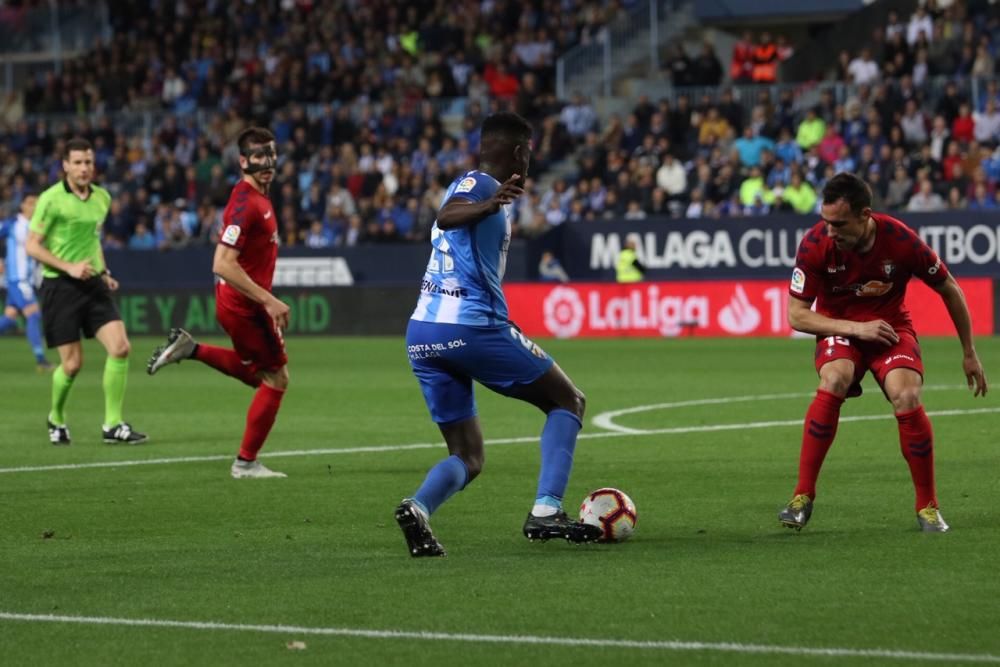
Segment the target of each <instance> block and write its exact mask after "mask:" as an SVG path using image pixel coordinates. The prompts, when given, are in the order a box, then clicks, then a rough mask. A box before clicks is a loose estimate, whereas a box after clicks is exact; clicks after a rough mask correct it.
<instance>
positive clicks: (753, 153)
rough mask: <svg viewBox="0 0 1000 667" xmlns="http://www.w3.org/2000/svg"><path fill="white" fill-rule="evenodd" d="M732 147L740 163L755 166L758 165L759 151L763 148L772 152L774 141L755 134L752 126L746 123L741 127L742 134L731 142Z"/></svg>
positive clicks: (745, 165)
mask: <svg viewBox="0 0 1000 667" xmlns="http://www.w3.org/2000/svg"><path fill="white" fill-rule="evenodd" d="M733 148H734V150H735V151H736V153H737V155H738V156H739V161H740V164H741V165H743V166H744V167H756V166H759V165H760V156H761V153H762V152H763V151H765V150H768V151H772V152H773V151H774V149H775V143H774V142H773V141H771V140H770V139H768V138H767V137H763V136H760V135H755V134H754V130H753V127H751V126H750V125H747V126H746V127H744V128H743V136H742V137H740V138H739V139H737V140H736V141H734V142H733Z"/></svg>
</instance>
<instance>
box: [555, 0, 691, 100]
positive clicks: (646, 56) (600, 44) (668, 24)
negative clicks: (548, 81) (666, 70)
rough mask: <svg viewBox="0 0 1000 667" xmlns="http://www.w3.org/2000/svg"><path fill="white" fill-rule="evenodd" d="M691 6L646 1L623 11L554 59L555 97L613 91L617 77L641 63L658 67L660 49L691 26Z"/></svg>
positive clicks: (663, 0)
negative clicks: (587, 40)
mask: <svg viewBox="0 0 1000 667" xmlns="http://www.w3.org/2000/svg"><path fill="white" fill-rule="evenodd" d="M692 21H693V18H692V10H691V7H690V5H689V4H687V3H684V2H681V1H680V0H644V1H640V2H636V3H635V6H634V7H632V8H630V9H628V10H625V11H621V12H619V13H618V14H617V15H616V16H614V17H612V18H611V20H610V21H609V22H608V23H607V24H606V25H604V26H603V27H602V28H601V29H600V30H599V31H598V33H597V35H596V36H595V37H594V38H593V41H591V42H589V43H586V44H578V45H577V46H575V47H573V48H572V49H570V50H569V51H567V52H566V53H565V54H563V55H562V56H560V57H559V59H558V60H557V61H556V95H557V96H558V98H559V99H561V100H566V99H569V96H570V95H572V94H573V93H575V92H580V93H583V94H584V95H587V96H593V95H603V96H605V97H608V96H610V95H611V94H612V84H613V83H614V81H615V79H616V78H618V77H619V76H621V75H622V74H624V73H625V72H626V71H627V70H628V69H629V68H631V67H633V66H634V65H637V64H641V63H643V61H645V62H647V63H648V67H649V70H650V71H656V70H657V69H658V68H659V53H660V48H661V47H662V46H663V45H664V44H666V43H667V42H668V41H669V40H671V39H672V38H673V37H674V36H676V35H677V34H679V33H681V32H682V31H683V30H684V29H685V28H687V27H688V26H689V25H691V23H692Z"/></svg>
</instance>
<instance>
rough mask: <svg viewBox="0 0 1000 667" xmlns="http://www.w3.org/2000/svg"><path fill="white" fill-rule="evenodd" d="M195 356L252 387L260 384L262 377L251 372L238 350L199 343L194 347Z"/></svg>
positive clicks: (207, 364)
mask: <svg viewBox="0 0 1000 667" xmlns="http://www.w3.org/2000/svg"><path fill="white" fill-rule="evenodd" d="M193 358H194V359H197V360H198V361H200V362H201V363H203V364H205V365H206V366H211V367H212V368H214V369H215V370H217V371H219V372H220V373H225V374H226V375H229V376H230V377H234V378H236V379H237V380H239V381H240V382H242V383H244V384H248V385H250V386H251V387H259V386H260V378H258V377H257V376H256V375H254V374H253V373H251V372H250V369H249V368H248V367H247V366H245V365H244V364H243V362H242V360H240V355H238V354H236V350H230V349H229V348H225V347H216V346H215V345H205V344H204V343H198V347H196V348H195V349H194V356H193Z"/></svg>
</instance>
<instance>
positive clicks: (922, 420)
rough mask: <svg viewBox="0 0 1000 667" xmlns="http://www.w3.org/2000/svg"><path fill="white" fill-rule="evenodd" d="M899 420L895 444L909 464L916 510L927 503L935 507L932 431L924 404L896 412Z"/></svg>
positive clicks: (922, 507)
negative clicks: (897, 439) (897, 443)
mask: <svg viewBox="0 0 1000 667" xmlns="http://www.w3.org/2000/svg"><path fill="white" fill-rule="evenodd" d="M896 421H897V422H899V447H900V449H901V450H902V451H903V458H904V459H906V463H907V464H908V465H909V466H910V477H912V478H913V488H914V490H916V492H917V510H918V511H919V510H922V509H924V508H925V507H927V506H928V505H934V507H937V506H938V504H937V493H936V492H935V490H934V431H933V430H932V429H931V420H930V419H928V418H927V413H926V412H924V407H923V406H919V407H917V408H916V409H915V410H910V411H909V412H900V413H899V414H897V415H896Z"/></svg>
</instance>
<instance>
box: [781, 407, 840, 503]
mask: <svg viewBox="0 0 1000 667" xmlns="http://www.w3.org/2000/svg"><path fill="white" fill-rule="evenodd" d="M843 404H844V399H843V398H841V397H840V396H837V395H836V394H831V393H830V392H828V391H825V390H823V389H818V390H816V397H815V398H814V399H813V402H812V403H811V404H810V405H809V409H808V410H807V411H806V423H805V426H804V427H803V429H802V451H801V452H800V453H799V481H798V484H797V485H796V486H795V492H794V493H793V494H792V495H793V496H797V495H799V494H803V493H804V494H805V495H807V496H809V497H810V498H815V497H816V480H817V479H818V478H819V470H820V468H822V467H823V459H825V458H826V453H827V451H828V450H829V449H830V445H832V444H833V438H834V437H835V436H836V435H837V424H838V422H839V421H840V406H841V405H843Z"/></svg>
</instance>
